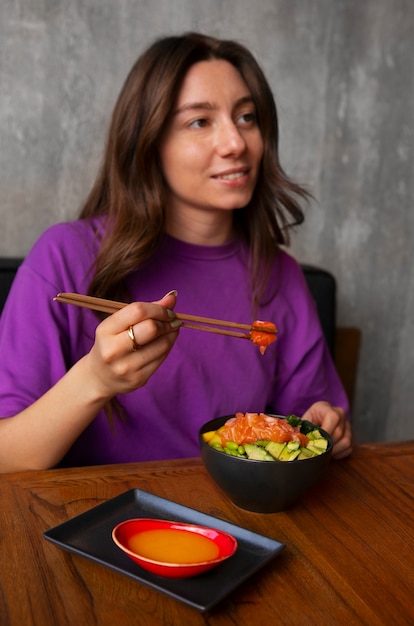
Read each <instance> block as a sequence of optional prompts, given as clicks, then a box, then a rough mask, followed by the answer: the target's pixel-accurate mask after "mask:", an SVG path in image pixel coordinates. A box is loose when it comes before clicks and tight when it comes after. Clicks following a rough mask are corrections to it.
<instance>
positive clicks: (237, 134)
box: [217, 121, 246, 156]
mask: <svg viewBox="0 0 414 626" xmlns="http://www.w3.org/2000/svg"><path fill="white" fill-rule="evenodd" d="M217 148H218V151H219V153H220V155H221V156H227V155H231V154H241V153H242V152H244V150H245V149H246V141H245V139H244V137H243V135H242V133H241V131H240V129H239V128H238V127H237V125H236V124H235V123H234V122H233V121H231V122H227V123H225V124H222V125H221V127H220V129H219V130H218V139H217Z"/></svg>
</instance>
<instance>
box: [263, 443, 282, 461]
mask: <svg viewBox="0 0 414 626" xmlns="http://www.w3.org/2000/svg"><path fill="white" fill-rule="evenodd" d="M284 448H286V444H285V443H279V442H277V441H269V443H268V444H267V446H266V450H267V451H268V452H269V454H271V455H272V457H273V458H274V459H278V458H279V456H280V454H281V452H282V450H284Z"/></svg>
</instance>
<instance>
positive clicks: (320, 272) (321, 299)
mask: <svg viewBox="0 0 414 626" xmlns="http://www.w3.org/2000/svg"><path fill="white" fill-rule="evenodd" d="M301 267H302V271H303V273H304V275H305V278H306V282H307V283H308V287H309V290H310V292H311V294H312V296H313V297H314V300H315V302H316V307H317V309H318V314H319V319H320V321H321V325H322V329H323V332H324V335H325V338H326V341H327V344H328V346H329V349H330V351H331V354H332V356H333V355H334V354H335V333H336V280H335V278H334V276H333V275H332V274H331V273H330V272H328V271H327V270H324V269H321V268H319V267H315V266H313V265H302V266H301Z"/></svg>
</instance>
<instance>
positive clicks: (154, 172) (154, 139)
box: [80, 33, 308, 304]
mask: <svg viewBox="0 0 414 626" xmlns="http://www.w3.org/2000/svg"><path fill="white" fill-rule="evenodd" d="M210 59H221V60H225V61H228V62H229V63H231V64H232V65H233V66H234V67H235V68H236V69H237V70H238V71H239V72H240V74H241V76H242V78H243V79H244V81H245V82H246V84H247V86H248V88H249V90H250V93H251V95H252V97H253V100H254V102H255V105H256V110H257V118H258V124H259V127H260V130H261V133H262V137H263V142H264V153H263V159H262V164H261V169H260V173H259V178H258V181H257V185H256V189H255V192H254V194H253V197H252V199H251V201H250V202H249V204H248V205H247V206H246V207H244V208H242V209H238V210H236V211H234V228H235V231H236V232H237V234H238V236H239V237H241V238H242V239H243V240H244V241H245V242H246V243H247V245H248V246H249V249H250V265H251V268H250V269H251V282H252V285H254V290H253V295H254V299H255V301H256V304H257V303H258V302H259V301H260V297H261V295H262V294H263V292H264V289H265V283H266V276H267V272H268V270H269V268H270V263H271V260H272V259H273V258H274V256H275V254H276V252H277V250H278V247H279V246H280V245H283V244H284V245H287V244H288V243H289V229H290V228H291V227H293V226H294V225H297V224H300V223H301V222H302V221H303V219H304V216H303V212H302V209H301V208H300V204H299V202H300V200H303V199H306V198H307V196H308V194H307V192H306V191H305V189H304V188H303V187H301V186H300V185H298V184H297V183H295V182H294V181H292V180H291V179H290V178H289V177H288V176H287V175H286V174H285V172H284V171H283V169H282V167H281V165H280V162H279V154H278V141H279V130H278V118H277V111H276V105H275V101H274V98H273V95H272V92H271V89H270V86H269V84H268V82H267V80H266V78H265V76H264V74H263V72H262V70H261V68H260V67H259V65H258V63H257V62H256V60H255V59H254V57H253V56H252V54H251V53H250V52H249V51H248V50H247V49H246V48H245V47H244V46H242V45H240V44H238V43H236V42H234V41H226V40H219V39H216V38H213V37H209V36H205V35H202V34H198V33H187V34H184V35H182V36H170V37H164V38H162V39H159V40H158V41H156V42H155V43H154V44H152V45H151V46H150V47H149V48H148V49H147V50H146V52H144V54H143V55H142V56H141V57H140V58H139V59H138V60H137V61H136V63H135V65H134V66H133V67H132V69H131V71H130V73H129V75H128V76H127V78H126V81H125V83H124V85H123V88H122V90H121V93H120V95H119V98H118V101H117V103H116V106H115V109H114V112H113V115H112V121H111V125H110V129H109V134H108V139H107V145H106V150H105V153H104V158H103V163H102V166H101V170H100V172H99V174H98V176H97V179H96V181H95V184H94V186H93V188H92V190H91V192H90V194H89V197H88V198H87V200H86V203H85V205H84V207H83V209H82V211H81V213H80V217H81V218H90V217H93V216H97V215H106V216H107V217H108V219H107V220H106V228H105V232H104V233H103V236H102V241H101V247H100V252H99V254H98V257H97V259H96V264H95V268H94V276H93V279H92V282H91V284H90V288H89V293H90V294H91V295H99V296H101V297H112V298H113V297H121V296H122V297H126V294H125V292H124V287H123V285H124V279H125V278H126V276H127V275H128V274H129V273H130V272H132V271H133V270H136V269H137V268H138V267H140V266H142V265H143V264H144V263H145V262H147V261H148V260H149V259H150V258H151V256H152V255H153V254H154V251H155V250H156V248H157V246H158V245H159V243H160V242H161V240H162V237H163V234H164V225H165V222H164V219H165V218H164V215H165V214H164V207H165V204H166V198H167V193H168V190H167V188H166V184H165V181H164V178H163V173H162V169H161V165H160V159H159V153H158V145H159V140H160V137H161V136H162V133H163V131H164V129H165V128H166V125H167V123H168V121H169V119H170V116H171V115H172V111H173V108H174V104H175V102H176V99H177V97H178V93H179V90H180V88H181V84H182V81H183V79H184V76H185V75H186V72H187V71H188V70H189V68H190V67H191V66H192V65H194V64H195V63H197V62H199V61H206V60H210Z"/></svg>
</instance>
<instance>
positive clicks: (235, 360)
mask: <svg viewBox="0 0 414 626" xmlns="http://www.w3.org/2000/svg"><path fill="white" fill-rule="evenodd" d="M98 224H99V220H94V221H89V220H79V221H75V222H70V223H64V224H57V225H55V226H52V227H51V228H50V229H49V230H47V231H46V232H45V233H44V234H43V235H42V236H41V237H40V239H39V240H38V242H37V243H36V244H35V245H34V247H33V249H32V250H31V252H30V253H29V254H28V256H27V257H26V259H25V261H24V263H23V265H22V266H21V267H20V269H19V271H18V273H17V276H16V278H15V281H14V283H13V286H12V289H11V292H10V295H9V298H8V300H7V303H6V306H5V308H4V310H3V314H2V316H1V320H0V352H1V355H2V358H1V361H0V415H1V416H2V417H10V416H13V415H14V414H16V413H18V412H19V411H21V410H22V409H24V408H25V407H27V406H28V405H30V404H31V403H32V402H34V401H35V400H36V399H37V398H39V397H40V396H41V395H42V394H44V393H45V392H46V391H47V389H49V388H50V387H51V386H52V385H53V384H54V383H56V382H57V381H58V380H59V379H60V378H61V377H62V376H63V375H64V374H65V372H67V370H68V369H69V368H70V367H71V366H72V365H73V364H74V363H76V362H77V361H78V360H79V359H80V358H81V357H82V356H84V355H85V354H86V353H87V352H88V351H89V350H90V348H91V346H92V344H93V341H94V334H95V329H96V326H97V325H98V323H99V322H98V319H97V317H96V315H95V314H94V313H93V312H92V311H90V310H87V309H81V308H78V307H74V306H71V305H66V304H62V303H58V302H55V301H54V300H53V298H54V296H56V294H57V293H58V292H65V291H70V292H78V293H86V292H87V288H88V285H89V282H90V278H91V276H90V269H91V266H92V265H93V262H94V259H95V257H96V253H97V249H98V247H99V238H98V237H97V235H96V231H97V228H96V227H97V225H98ZM246 263H247V253H246V249H245V247H244V245H243V244H241V243H240V242H238V241H232V242H230V243H227V244H225V245H222V246H211V247H204V246H196V245H192V244H188V243H184V242H182V241H179V240H176V239H174V238H172V237H169V236H166V237H165V240H164V242H163V244H162V246H161V248H160V250H158V251H157V253H156V254H155V256H154V258H153V259H152V261H151V263H150V264H148V266H146V267H145V268H142V269H140V270H138V271H136V272H134V273H133V274H132V275H131V276H130V278H129V280H128V287H129V290H130V293H131V296H132V298H133V299H134V300H142V301H152V300H158V299H159V298H161V297H162V296H163V295H164V294H166V293H167V292H169V291H170V290H171V289H177V290H178V300H177V306H176V310H177V311H180V312H183V313H191V314H193V315H202V316H206V317H213V318H218V319H226V320H232V321H236V322H244V323H248V324H250V323H251V322H252V321H253V319H252V315H253V314H252V308H251V297H250V290H249V280H248V274H247V271H246ZM271 281H272V285H274V286H275V290H274V291H275V293H274V294H273V297H272V298H271V299H270V300H269V301H268V302H267V303H266V304H264V305H263V306H262V307H261V308H260V310H259V311H257V312H256V314H255V319H262V320H268V321H273V322H274V323H275V324H276V326H277V328H278V339H277V341H276V342H275V343H273V344H272V345H271V346H270V347H269V348H268V349H267V351H266V353H265V354H264V355H263V356H262V355H261V354H260V352H259V350H258V348H257V347H256V346H254V345H253V344H252V343H251V342H249V341H245V340H241V339H236V338H233V337H227V336H223V335H216V334H212V333H205V332H200V331H195V330H192V329H188V328H182V329H180V331H179V336H178V338H177V341H176V343H175V345H174V347H173V349H172V351H171V353H170V355H169V356H168V357H167V359H166V360H165V361H164V363H163V364H162V365H161V367H160V368H159V369H158V370H157V371H156V372H155V373H154V374H153V376H152V377H151V378H150V380H149V381H148V383H147V384H146V385H145V386H144V387H142V388H141V389H138V390H137V391H134V392H132V393H129V394H125V395H120V396H119V397H118V400H119V402H120V404H121V405H122V407H123V409H124V412H125V415H126V419H125V420H124V421H121V420H116V421H115V425H114V426H111V425H110V424H109V423H108V419H107V416H106V414H105V413H104V412H103V411H102V412H100V413H99V414H98V415H97V417H96V418H95V419H94V421H93V422H92V423H91V424H90V426H89V427H88V428H86V430H85V431H84V432H83V433H82V435H81V436H80V437H79V439H78V440H77V441H76V442H75V443H74V445H73V446H72V448H71V449H70V450H69V452H68V453H67V455H66V456H65V458H64V459H63V460H62V463H61V465H63V466H77V465H92V464H103V463H120V462H129V461H145V460H156V459H170V458H179V457H192V456H199V447H198V440H197V433H198V429H199V428H200V426H201V425H202V424H204V423H205V422H207V421H208V420H210V419H213V418H215V417H219V416H221V415H230V414H233V413H235V412H236V411H242V412H245V411H252V412H259V411H264V410H265V409H268V410H269V409H270V410H272V411H273V412H275V413H279V414H287V413H295V414H298V415H302V414H303V412H304V411H305V410H306V409H307V408H309V406H310V405H311V404H312V403H313V402H315V401H317V400H327V401H329V402H331V403H332V404H334V405H337V406H342V407H343V408H344V409H345V410H346V411H348V401H347V398H346V395H345V392H344V390H343V387H342V385H341V383H340V380H339V378H338V375H337V373H336V370H335V368H334V366H333V364H332V360H331V357H330V354H329V351H328V348H327V346H326V344H325V341H324V337H323V333H322V330H321V327H320V323H319V318H318V315H317V312H316V307H315V303H314V301H313V299H312V296H311V295H310V293H309V291H308V289H307V286H306V282H305V279H304V277H303V274H302V271H301V269H300V267H299V266H298V264H297V263H296V261H295V260H294V259H292V257H291V256H289V255H288V254H286V253H285V252H280V254H279V255H278V257H277V259H276V260H275V263H274V266H273V270H272V276H271ZM125 332H126V331H125Z"/></svg>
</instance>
